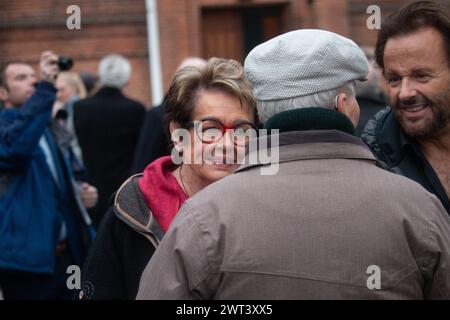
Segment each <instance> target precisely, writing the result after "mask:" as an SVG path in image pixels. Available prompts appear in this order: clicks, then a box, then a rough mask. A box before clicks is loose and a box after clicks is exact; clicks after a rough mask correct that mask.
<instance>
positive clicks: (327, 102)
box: [257, 81, 355, 123]
mask: <svg viewBox="0 0 450 320" xmlns="http://www.w3.org/2000/svg"><path fill="white" fill-rule="evenodd" d="M340 93H347V94H349V95H351V96H354V95H355V82H354V81H350V82H347V83H346V84H345V85H344V86H343V87H341V88H337V89H333V90H328V91H322V92H318V93H315V94H311V95H307V96H301V97H297V98H292V99H285V100H271V101H257V108H258V113H259V117H260V120H261V121H262V122H263V123H264V122H266V121H267V120H269V119H270V118H271V117H273V116H274V115H276V114H278V113H281V112H283V111H288V110H293V109H301V108H311V107H321V108H326V109H334V108H335V107H336V97H337V95H339V94H340Z"/></svg>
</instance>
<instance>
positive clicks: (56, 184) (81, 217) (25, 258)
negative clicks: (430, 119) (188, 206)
mask: <svg viewBox="0 0 450 320" xmlns="http://www.w3.org/2000/svg"><path fill="white" fill-rule="evenodd" d="M57 61H58V56H57V55H55V54H54V53H53V52H51V51H45V52H43V53H42V55H41V59H40V65H39V71H40V72H39V79H38V78H37V77H36V74H35V72H34V70H33V68H32V67H31V66H30V65H28V64H26V63H22V62H13V63H8V64H5V65H4V66H2V67H0V100H1V101H2V102H3V105H4V109H2V110H0V287H1V289H2V291H3V296H4V298H5V299H6V300H8V299H64V298H70V296H71V293H70V291H69V290H68V288H67V285H66V279H67V274H66V271H67V267H68V266H69V265H74V264H75V265H79V266H81V264H82V263H83V260H84V257H85V255H86V252H87V249H88V245H89V240H90V238H91V237H92V229H91V227H90V221H89V218H88V217H87V215H86V214H85V210H83V208H82V206H83V205H86V203H89V202H92V198H95V197H96V191H95V190H94V189H92V187H91V188H87V189H84V190H82V192H81V193H77V191H76V190H75V189H76V186H75V183H74V179H73V175H72V170H71V168H70V167H69V166H68V165H67V163H66V162H65V160H64V157H63V156H62V154H61V151H60V150H59V148H58V145H57V143H56V141H55V137H54V135H53V133H52V132H51V130H50V127H49V123H50V120H51V114H52V106H53V103H54V101H55V94H56V89H55V87H54V82H55V79H56V77H57V75H58V72H59V68H58V63H57Z"/></svg>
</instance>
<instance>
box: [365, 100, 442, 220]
mask: <svg viewBox="0 0 450 320" xmlns="http://www.w3.org/2000/svg"><path fill="white" fill-rule="evenodd" d="M361 139H362V140H363V141H364V142H365V143H366V144H367V145H368V146H369V147H370V149H371V150H372V152H373V153H374V154H375V156H376V157H377V158H378V160H380V161H382V162H384V163H385V164H386V165H387V167H388V168H389V169H390V170H391V171H392V172H395V173H397V174H400V175H403V176H405V177H408V178H410V179H412V180H414V181H416V182H418V183H420V184H421V185H422V186H423V187H424V188H425V189H427V190H428V191H429V192H431V193H433V194H435V195H436V196H437V197H438V198H439V200H440V201H441V202H442V204H443V206H444V208H445V209H446V210H447V212H448V213H449V214H450V201H449V199H448V196H447V194H446V193H445V189H444V187H443V186H442V184H441V182H440V181H439V178H438V177H437V175H436V173H435V172H434V170H433V168H432V167H431V165H430V163H429V162H428V161H427V159H426V158H425V156H424V155H423V153H422V151H421V150H420V147H419V145H418V144H417V143H416V142H415V141H414V140H413V139H412V138H410V137H408V136H407V135H406V134H405V133H404V132H403V130H402V128H401V126H400V124H399V123H398V121H397V119H396V118H395V115H394V113H393V112H392V109H391V108H386V109H384V110H382V111H380V112H379V113H377V114H376V115H375V117H374V118H373V119H372V120H370V121H369V122H368V123H367V125H366V127H365V128H364V131H363V133H362V134H361Z"/></svg>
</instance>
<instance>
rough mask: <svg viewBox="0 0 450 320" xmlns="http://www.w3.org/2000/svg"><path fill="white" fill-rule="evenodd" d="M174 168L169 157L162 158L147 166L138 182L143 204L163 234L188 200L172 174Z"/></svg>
mask: <svg viewBox="0 0 450 320" xmlns="http://www.w3.org/2000/svg"><path fill="white" fill-rule="evenodd" d="M175 168H176V166H175V165H174V164H173V163H172V160H171V157H170V156H166V157H162V158H159V159H157V160H155V161H154V162H152V163H151V164H149V165H148V166H147V167H146V168H145V170H144V176H143V177H142V179H141V180H139V188H140V189H141V191H142V193H143V195H144V200H145V203H146V204H147V206H148V208H149V209H150V210H151V211H152V213H153V216H154V217H155V219H156V221H158V223H159V225H160V226H161V228H162V229H163V231H164V232H166V231H167V229H169V226H170V224H171V223H172V220H173V219H174V217H175V215H176V214H177V212H178V210H179V209H180V207H181V206H182V204H183V203H184V202H185V201H186V200H187V199H188V196H187V195H186V194H185V193H184V191H183V189H182V188H181V186H180V185H179V184H178V181H177V179H176V178H175V177H174V175H173V174H172V171H173V170H175Z"/></svg>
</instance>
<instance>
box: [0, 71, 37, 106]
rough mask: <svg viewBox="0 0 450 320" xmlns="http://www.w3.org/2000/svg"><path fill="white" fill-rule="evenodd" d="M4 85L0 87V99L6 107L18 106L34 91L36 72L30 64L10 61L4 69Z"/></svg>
mask: <svg viewBox="0 0 450 320" xmlns="http://www.w3.org/2000/svg"><path fill="white" fill-rule="evenodd" d="M5 82H6V87H0V99H1V100H2V101H3V102H4V105H5V107H6V108H12V107H15V108H17V107H20V106H22V105H23V104H24V103H25V102H26V101H27V100H28V98H30V97H31V95H32V94H33V93H34V92H35V90H36V89H35V87H34V86H35V84H36V82H37V78H36V74H35V72H34V70H33V68H32V67H31V66H30V65H27V64H23V63H12V64H10V65H9V66H8V67H6V70H5Z"/></svg>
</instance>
